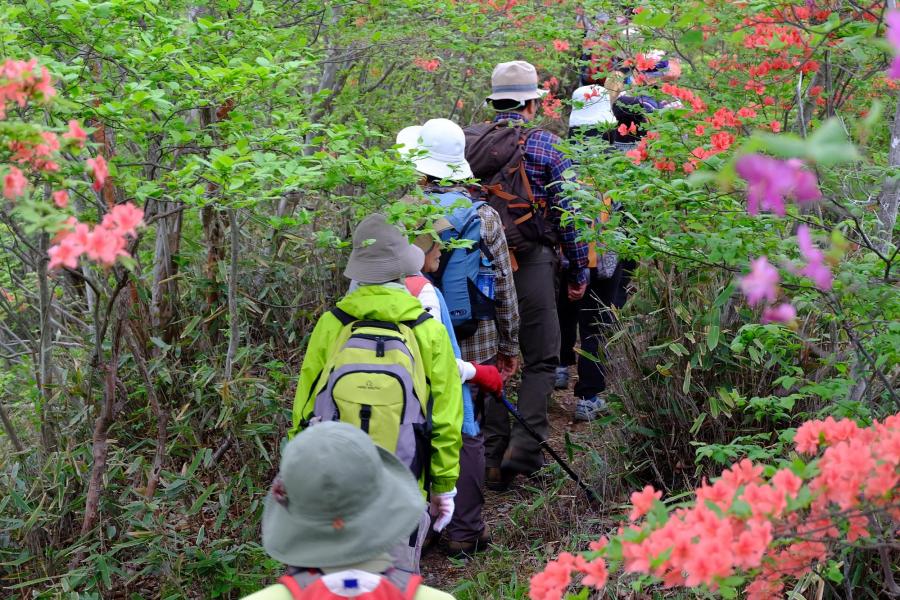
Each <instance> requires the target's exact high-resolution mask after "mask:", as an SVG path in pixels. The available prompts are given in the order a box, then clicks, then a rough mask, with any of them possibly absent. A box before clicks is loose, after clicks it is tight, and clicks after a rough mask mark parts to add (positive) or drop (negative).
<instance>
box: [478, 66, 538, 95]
mask: <svg viewBox="0 0 900 600" xmlns="http://www.w3.org/2000/svg"><path fill="white" fill-rule="evenodd" d="M546 93H547V90H545V89H541V88H539V87H538V75H537V71H536V70H535V68H534V65H532V64H531V63H529V62H525V61H524V60H514V61H512V62H505V63H500V64H499V65H497V66H496V67H494V72H493V73H492V74H491V95H490V96H488V97H487V99H488V100H518V101H519V102H525V101H526V100H534V99H536V98H542V97H543V96H544V95H545V94H546Z"/></svg>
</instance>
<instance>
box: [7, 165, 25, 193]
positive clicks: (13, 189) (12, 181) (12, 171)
mask: <svg viewBox="0 0 900 600" xmlns="http://www.w3.org/2000/svg"><path fill="white" fill-rule="evenodd" d="M27 185H28V180H27V179H25V175H23V174H22V171H21V170H20V169H19V168H17V167H10V168H9V172H8V173H7V174H6V177H4V178H3V196H4V197H5V198H6V199H7V200H15V199H16V198H18V197H19V196H21V195H22V194H24V193H25V187H26V186H27Z"/></svg>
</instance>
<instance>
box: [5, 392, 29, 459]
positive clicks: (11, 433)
mask: <svg viewBox="0 0 900 600" xmlns="http://www.w3.org/2000/svg"><path fill="white" fill-rule="evenodd" d="M0 420H2V421H3V429H4V430H6V435H7V437H9V441H11V442H12V445H13V448H15V449H16V452H22V451H23V450H25V447H24V446H22V442H20V441H19V436H18V435H16V429H15V427H13V423H12V421H11V420H10V418H9V415H8V414H6V408H4V406H3V403H2V402H0Z"/></svg>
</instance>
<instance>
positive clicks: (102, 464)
mask: <svg viewBox="0 0 900 600" xmlns="http://www.w3.org/2000/svg"><path fill="white" fill-rule="evenodd" d="M122 303H123V301H121V300H117V301H116V304H117V306H116V307H115V308H114V309H113V311H114V315H113V316H112V317H111V318H112V319H114V322H113V329H112V332H111V336H110V341H111V343H112V348H111V350H110V353H109V360H108V361H107V363H106V369H105V370H106V378H105V383H104V386H103V402H102V404H101V406H100V414H99V415H97V418H96V419H95V420H94V436H93V439H92V442H91V449H92V451H91V454H92V457H93V460H94V462H93V465H91V478H90V482H89V483H88V491H87V496H86V497H85V504H84V521H83V522H82V524H81V535H85V534H87V533H88V532H89V531H90V530H91V529H93V528H94V526H95V525H96V524H97V520H98V518H99V515H100V493H101V490H102V485H103V474H104V473H105V472H106V459H107V457H108V455H109V427H110V425H112V422H113V419H114V417H115V403H116V402H115V400H116V380H117V379H118V366H119V346H120V343H121V340H122V319H123V314H124V312H125V311H124V310H123V307H122Z"/></svg>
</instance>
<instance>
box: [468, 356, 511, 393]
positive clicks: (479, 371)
mask: <svg viewBox="0 0 900 600" xmlns="http://www.w3.org/2000/svg"><path fill="white" fill-rule="evenodd" d="M472 364H473V365H474V366H475V377H473V378H472V379H470V380H469V381H470V382H472V383H474V384H475V385H477V386H478V387H480V388H481V389H482V390H484V391H486V392H489V393H491V394H494V395H495V396H499V395H500V394H502V393H503V378H502V377H500V371H498V370H497V367H495V366H493V365H479V364H477V363H472Z"/></svg>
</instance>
